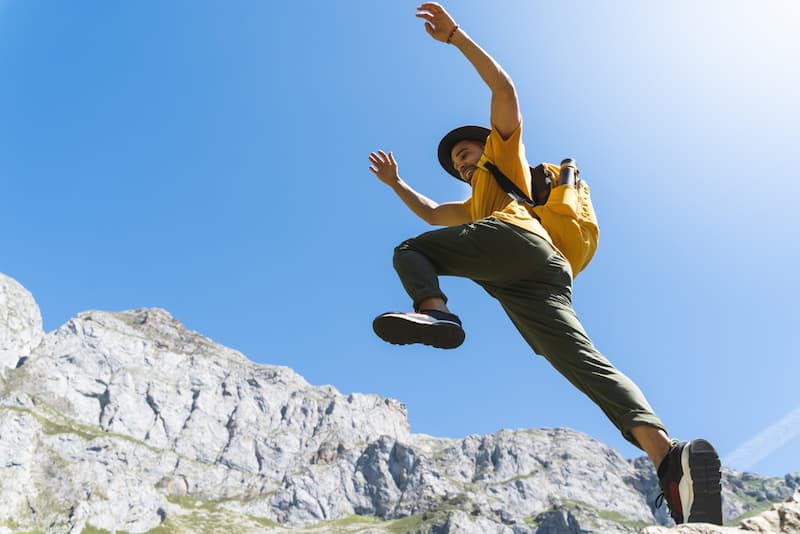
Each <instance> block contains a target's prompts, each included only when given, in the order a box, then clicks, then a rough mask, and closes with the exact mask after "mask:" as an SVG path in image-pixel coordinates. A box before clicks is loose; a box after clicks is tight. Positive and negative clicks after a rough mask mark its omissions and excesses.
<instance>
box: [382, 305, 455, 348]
mask: <svg viewBox="0 0 800 534" xmlns="http://www.w3.org/2000/svg"><path fill="white" fill-rule="evenodd" d="M372 329H373V330H375V333H376V334H377V335H378V337H379V338H381V339H382V340H384V341H386V342H389V343H392V344H394V345H409V344H411V343H422V344H424V345H430V346H431V347H436V348H439V349H454V348H456V347H458V346H459V345H461V344H462V343H463V342H464V329H463V328H461V319H459V318H458V316H457V315H454V314H452V313H445V312H441V311H437V310H420V311H419V313H413V312H411V313H403V312H389V313H384V314H382V315H379V316H377V317H376V318H375V320H374V321H372Z"/></svg>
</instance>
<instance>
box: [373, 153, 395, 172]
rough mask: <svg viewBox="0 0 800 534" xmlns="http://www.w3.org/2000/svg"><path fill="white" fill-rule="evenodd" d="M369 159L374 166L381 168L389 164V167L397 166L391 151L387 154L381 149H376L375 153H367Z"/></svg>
mask: <svg viewBox="0 0 800 534" xmlns="http://www.w3.org/2000/svg"><path fill="white" fill-rule="evenodd" d="M369 160H370V162H372V164H373V165H374V166H375V167H376V168H381V167H385V166H391V167H394V166H397V162H396V161H395V160H394V154H392V153H391V152H389V153H388V154H387V153H386V152H384V151H383V150H378V152H377V153H375V152H371V153H370V155H369ZM370 168H372V167H370Z"/></svg>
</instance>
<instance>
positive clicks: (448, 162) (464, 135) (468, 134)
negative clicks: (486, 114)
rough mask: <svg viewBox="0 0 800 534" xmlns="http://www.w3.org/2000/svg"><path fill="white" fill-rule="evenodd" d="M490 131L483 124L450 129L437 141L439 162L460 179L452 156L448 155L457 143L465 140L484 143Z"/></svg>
mask: <svg viewBox="0 0 800 534" xmlns="http://www.w3.org/2000/svg"><path fill="white" fill-rule="evenodd" d="M490 133H491V130H490V129H489V128H484V127H483V126H460V127H458V128H456V129H455V130H452V131H451V132H450V133H448V134H447V135H445V136H444V137H442V140H441V141H439V163H440V164H441V165H442V167H444V170H446V171H447V172H448V173H449V174H451V175H453V176H455V177H456V178H458V179H459V180H461V175H459V174H458V171H457V170H456V168H455V167H453V158H452V157H451V156H450V154H451V153H452V152H453V147H454V146H456V144H457V143H459V142H461V141H465V140H470V141H478V142H479V143H485V142H486V138H487V137H489V134H490Z"/></svg>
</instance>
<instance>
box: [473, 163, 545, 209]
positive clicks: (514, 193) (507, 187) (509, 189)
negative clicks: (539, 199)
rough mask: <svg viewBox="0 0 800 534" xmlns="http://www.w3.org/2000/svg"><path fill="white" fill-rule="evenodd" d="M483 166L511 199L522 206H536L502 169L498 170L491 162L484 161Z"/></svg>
mask: <svg viewBox="0 0 800 534" xmlns="http://www.w3.org/2000/svg"><path fill="white" fill-rule="evenodd" d="M483 166H484V167H486V169H487V170H488V171H489V172H491V173H492V176H494V179H495V181H496V182H497V185H499V186H500V189H502V190H503V191H505V192H506V193H508V195H509V196H510V197H511V198H513V199H514V200H516V201H517V202H520V203H522V204H528V205H529V206H533V205H534V203H533V200H531V199H530V198H528V195H526V194H525V193H524V192H523V191H522V189H520V188H519V187H517V186H516V185H515V184H514V182H512V181H511V179H510V178H509V177H508V176H506V175H505V174H503V173H502V172H501V171H500V169H498V168H497V165H495V164H494V163H492V162H491V161H484V162H483Z"/></svg>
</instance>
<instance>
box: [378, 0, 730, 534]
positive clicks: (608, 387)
mask: <svg viewBox="0 0 800 534" xmlns="http://www.w3.org/2000/svg"><path fill="white" fill-rule="evenodd" d="M417 17H420V18H422V19H424V20H425V21H426V22H425V29H426V30H427V32H428V33H429V34H430V35H431V36H432V37H433V38H434V39H435V40H437V41H440V42H443V43H448V44H452V45H453V46H455V47H456V48H458V50H459V51H460V52H461V53H462V54H463V55H464V56H465V57H466V58H467V60H469V62H470V63H471V64H472V65H473V67H474V68H475V69H476V70H477V71H478V74H479V75H480V76H481V78H482V79H483V81H484V82H485V83H486V84H487V85H488V86H489V88H490V89H491V93H492V97H491V111H490V117H491V130H486V129H485V128H481V127H473V126H467V127H461V128H456V129H455V130H453V131H451V132H450V133H448V134H447V135H446V136H445V137H444V138H443V139H442V141H441V143H440V145H439V161H440V162H441V163H442V166H443V167H444V168H445V170H447V171H448V172H449V173H451V174H452V175H454V176H456V177H458V178H460V179H461V180H463V181H464V182H466V183H468V184H470V186H471V188H472V195H471V196H470V198H468V199H467V200H465V201H461V202H448V203H444V204H438V203H436V202H434V201H432V200H430V199H429V198H427V197H425V196H424V195H422V194H420V193H418V192H417V191H415V190H414V189H413V188H412V187H411V186H409V185H408V184H407V183H406V182H404V181H403V180H402V179H401V178H400V176H399V174H398V168H397V162H396V161H395V158H394V156H393V154H392V153H391V152H390V153H388V154H387V153H385V152H384V151H382V150H379V151H378V152H373V153H371V154H370V156H369V159H370V162H371V166H370V170H371V171H372V172H373V173H374V174H375V175H376V176H377V177H378V179H380V180H381V181H382V182H383V183H385V184H387V185H388V186H390V187H391V188H392V190H393V191H394V192H395V193H396V194H397V195H398V196H399V197H400V199H401V200H402V201H403V202H404V203H405V204H406V205H407V206H408V207H409V208H410V209H411V210H412V211H413V212H414V213H415V214H416V215H418V216H419V217H420V218H422V219H423V220H425V221H426V222H428V223H430V224H432V225H440V226H444V227H445V228H442V229H439V230H434V231H431V232H427V233H425V234H422V235H420V236H418V237H416V238H413V239H409V240H407V241H405V242H404V243H402V244H401V245H400V246H398V247H397V248H396V249H395V256H394V266H395V269H396V270H397V273H398V275H399V276H400V280H401V281H402V283H403V286H404V287H405V289H406V291H407V292H408V294H409V295H410V296H411V298H412V300H413V303H414V312H410V313H395V312H392V313H385V314H382V315H380V316H378V317H377V318H376V319H375V321H374V323H373V327H374V329H375V332H376V333H377V335H378V336H380V337H381V338H382V339H384V340H385V341H387V342H389V343H393V344H400V345H403V344H410V343H423V344H427V345H431V346H434V347H439V348H455V347H458V346H459V345H460V344H461V343H462V342H463V341H464V330H463V328H462V325H461V320H460V319H459V318H458V316H457V315H455V314H453V313H452V312H451V311H450V310H449V309H448V307H447V297H446V296H445V295H444V293H442V291H441V289H440V287H439V283H438V277H439V276H440V275H450V276H461V277H465V278H469V279H471V280H473V281H475V282H477V283H478V284H479V285H481V286H482V287H483V288H484V289H485V290H486V291H487V292H488V293H489V294H490V295H491V296H493V297H494V298H496V299H497V300H498V301H499V302H500V304H501V305H502V307H503V309H504V310H505V312H506V313H507V314H508V316H509V317H510V318H511V321H512V322H513V323H514V325H515V326H516V328H517V329H518V330H519V332H520V333H521V334H522V336H523V338H524V339H525V340H526V341H527V342H528V344H529V345H530V346H531V348H532V349H533V350H534V351H535V352H536V353H538V354H540V355H542V356H544V357H545V358H547V360H548V361H549V362H550V363H551V364H552V365H553V366H554V367H555V368H556V369H557V370H558V371H559V372H560V373H561V374H562V375H564V376H565V377H566V378H567V379H568V380H569V381H570V382H571V383H572V384H573V385H575V386H576V387H577V388H578V389H579V390H580V391H582V392H583V393H585V394H586V395H588V396H589V397H590V398H591V399H592V400H593V401H594V402H595V403H596V404H597V405H598V406H599V407H600V409H601V410H603V412H604V413H605V414H606V415H607V416H608V417H609V419H611V421H612V422H613V423H614V424H615V425H616V426H617V428H618V429H619V430H620V431H621V432H622V434H623V436H624V437H625V438H626V439H628V440H629V441H630V442H631V443H633V444H634V445H636V446H637V447H639V448H641V449H642V450H644V451H645V452H646V453H647V454H648V456H649V457H650V459H651V460H652V461H653V464H654V465H655V467H656V469H657V471H658V477H659V485H660V487H661V489H662V492H663V498H664V499H666V501H667V503H668V505H669V508H670V513H671V515H672V517H673V519H674V520H675V522H676V523H685V522H708V523H716V524H722V511H721V502H720V461H719V457H718V455H717V453H716V451H715V450H714V448H713V447H712V446H711V444H710V443H708V442H707V441H705V440H702V439H698V440H694V441H691V442H685V441H677V440H670V438H669V437H668V436H667V430H666V427H665V426H664V425H663V424H662V422H661V420H660V419H659V418H658V417H657V416H656V415H655V414H654V413H653V410H652V408H651V407H650V405H649V404H648V402H647V400H646V399H645V397H644V395H643V394H642V392H641V391H640V390H639V388H638V387H637V386H636V385H635V384H634V383H633V382H632V381H631V380H630V379H629V378H628V377H627V376H625V375H624V374H623V373H621V372H620V371H619V370H617V369H616V368H615V367H614V366H613V365H612V364H611V363H610V362H609V361H608V360H607V359H606V358H605V357H604V356H603V355H602V354H600V352H598V350H597V349H596V348H595V347H594V345H593V344H592V342H591V340H590V339H589V338H588V336H587V335H586V333H585V331H584V330H583V327H582V325H581V323H580V321H579V320H578V318H577V316H576V315H575V311H574V309H573V307H572V271H573V268H572V267H571V266H570V264H569V262H568V261H567V260H566V259H565V258H564V256H563V255H562V254H561V253H560V252H559V250H558V249H557V248H556V247H555V246H554V245H553V242H552V240H551V238H550V236H549V235H548V232H547V231H546V230H545V229H544V227H543V226H542V224H541V222H540V221H539V219H538V218H537V217H536V216H535V215H534V214H532V213H531V211H529V209H528V208H527V207H526V206H525V205H523V204H521V203H518V202H516V201H513V200H512V199H511V198H510V197H509V196H508V195H507V194H506V193H505V192H504V191H503V190H502V189H501V188H500V187H499V186H498V184H497V183H496V182H495V180H494V178H493V177H492V175H491V174H490V172H489V171H488V170H487V169H486V168H485V167H484V165H483V162H484V161H486V160H487V159H488V160H489V161H491V162H493V163H494V164H495V165H496V166H497V167H498V168H499V169H500V170H501V171H502V172H503V174H505V175H506V176H508V177H509V178H510V179H511V180H512V181H513V182H514V184H515V185H516V186H517V187H519V188H520V189H521V190H522V191H523V192H525V193H526V194H527V195H528V197H530V196H531V195H530V193H531V191H530V169H529V167H528V162H527V160H526V157H525V150H524V147H523V144H522V141H521V138H522V117H521V114H520V108H519V102H518V100H517V93H516V90H515V88H514V84H513V82H512V81H511V78H510V77H509V76H508V74H506V72H505V71H504V70H503V69H502V68H501V67H500V65H498V64H497V63H496V62H495V61H494V59H493V58H492V57H491V56H489V55H488V54H487V53H486V52H485V51H483V50H482V49H481V48H480V47H479V46H478V45H477V44H476V43H475V42H474V41H472V39H470V37H469V36H468V35H467V34H466V33H465V32H464V30H463V29H461V28H460V27H459V26H458V25H457V24H456V23H455V21H454V20H453V18H452V17H451V16H450V15H449V14H448V13H447V12H446V11H445V10H444V9H443V8H442V7H441V6H440V5H439V4H436V3H433V2H428V3H424V4H422V5H421V6H419V7H418V8H417ZM487 134H488V135H487ZM560 187H561V188H569V187H571V186H570V185H561V186H560ZM556 191H558V188H557V187H556V188H555V189H554V190H553V193H551V197H552V196H553V195H554V194H556ZM556 196H557V195H556ZM575 274H577V273H575Z"/></svg>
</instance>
